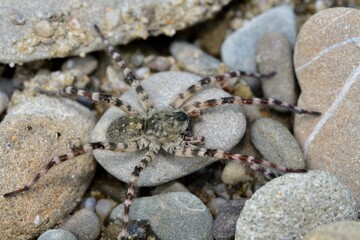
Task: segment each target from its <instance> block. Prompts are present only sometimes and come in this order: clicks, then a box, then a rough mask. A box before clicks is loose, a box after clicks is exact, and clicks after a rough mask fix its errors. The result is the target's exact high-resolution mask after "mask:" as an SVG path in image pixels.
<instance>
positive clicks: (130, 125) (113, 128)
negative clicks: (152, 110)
mask: <svg viewBox="0 0 360 240" xmlns="http://www.w3.org/2000/svg"><path fill="white" fill-rule="evenodd" d="M143 135H144V119H143V118H142V117H140V116H124V117H120V118H117V119H116V120H114V121H113V122H112V123H111V124H110V126H109V127H108V129H107V131H106V139H107V140H108V141H109V142H114V143H121V142H132V141H136V140H139V139H140V138H141V137H142V136H143Z"/></svg>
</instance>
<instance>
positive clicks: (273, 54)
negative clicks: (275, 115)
mask: <svg viewBox="0 0 360 240" xmlns="http://www.w3.org/2000/svg"><path fill="white" fill-rule="evenodd" d="M256 59H257V63H258V69H259V71H260V72H261V73H269V72H272V71H275V72H276V74H275V76H273V77H271V78H263V79H261V86H262V90H263V94H264V97H267V98H276V99H278V100H281V101H283V102H286V103H290V104H293V105H294V104H296V100H297V94H296V82H295V77H294V68H293V61H292V49H291V46H290V43H289V40H288V39H287V37H286V36H285V35H284V34H282V33H279V32H269V33H266V34H265V35H264V36H263V37H262V38H261V39H260V40H259V41H258V43H257V57H256ZM273 108H274V109H276V110H278V111H288V110H286V109H285V108H283V107H278V106H274V107H273Z"/></svg>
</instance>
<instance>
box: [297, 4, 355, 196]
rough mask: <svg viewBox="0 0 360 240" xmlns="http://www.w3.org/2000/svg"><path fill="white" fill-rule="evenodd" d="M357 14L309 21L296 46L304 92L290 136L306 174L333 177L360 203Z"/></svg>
mask: <svg viewBox="0 0 360 240" xmlns="http://www.w3.org/2000/svg"><path fill="white" fill-rule="evenodd" d="M359 43H360V11H359V10H356V9H350V8H332V9H328V10H325V11H322V12H320V13H318V14H316V15H314V16H313V17H311V18H310V19H309V20H308V21H307V22H306V23H305V24H304V26H303V28H302V29H301V31H300V33H299V36H298V40H297V43H296V47H295V56H294V62H295V71H296V75H297V77H298V79H299V84H300V87H301V90H302V93H301V96H300V98H299V101H298V105H299V106H300V107H302V108H305V109H311V110H316V111H320V112H321V113H322V116H320V117H313V116H307V115H296V118H295V127H294V133H295V136H296V138H297V140H298V141H299V143H300V144H301V146H302V147H303V150H304V153H305V156H306V158H307V167H308V168H309V169H321V170H325V171H329V172H331V173H332V174H334V175H336V176H337V177H338V178H339V179H340V180H341V181H342V182H343V183H344V184H345V185H347V186H348V187H349V188H350V189H351V190H352V192H353V194H354V196H355V197H356V198H357V201H358V202H360V177H359V176H360V145H359V142H360V81H359V80H360V44H359Z"/></svg>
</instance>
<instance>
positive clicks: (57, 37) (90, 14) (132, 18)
mask: <svg viewBox="0 0 360 240" xmlns="http://www.w3.org/2000/svg"><path fill="white" fill-rule="evenodd" d="M229 2H230V0H213V1H211V2H208V3H207V4H203V1H200V0H194V1H189V2H187V3H186V4H179V3H178V2H176V1H174V0H161V1H158V0H149V1H141V0H136V1H133V0H109V1H108V2H102V1H92V2H91V3H89V4H81V3H80V2H79V1H66V2H60V1H57V0H49V1H47V2H46V4H44V3H43V1H39V0H37V1H31V2H29V1H23V0H13V1H6V2H3V3H2V5H1V8H0V16H7V17H4V18H3V21H2V22H1V24H0V32H1V35H0V49H1V51H0V62H1V63H12V64H15V63H22V62H29V61H34V60H38V59H48V58H54V57H66V56H70V55H79V54H81V55H82V54H85V53H88V52H91V51H95V50H97V49H99V48H103V44H102V43H101V42H100V37H99V36H98V35H97V34H96V32H95V30H94V27H93V25H94V24H99V27H100V28H101V29H102V30H103V31H104V33H105V35H109V36H111V42H112V43H113V44H114V45H118V44H126V43H128V42H130V41H131V40H133V39H137V38H142V39H146V38H148V37H149V36H157V35H160V34H165V35H167V36H173V35H174V34H175V33H176V32H177V31H178V30H179V29H184V28H186V27H188V26H191V25H194V24H196V23H198V22H200V21H205V20H207V19H209V18H211V17H213V16H214V15H215V13H216V12H218V11H219V10H221V8H222V7H223V6H225V5H226V4H228V3H229ZM15 6H20V7H21V8H20V7H19V8H18V9H21V14H22V15H24V16H26V24H23V22H24V20H22V18H21V17H17V16H15V17H10V16H11V15H12V14H14V9H17V8H16V7H15ZM164 16H166V17H164ZM14 19H15V20H14ZM21 24H23V25H21ZM33 28H34V30H35V31H32V29H33ZM44 41H45V42H44Z"/></svg>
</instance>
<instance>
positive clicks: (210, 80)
mask: <svg viewBox="0 0 360 240" xmlns="http://www.w3.org/2000/svg"><path fill="white" fill-rule="evenodd" d="M274 75H275V72H272V73H269V74H260V73H252V72H244V71H234V72H229V73H225V74H223V75H218V76H213V77H205V78H203V79H201V80H200V81H199V82H197V83H196V84H194V85H191V86H190V87H188V89H186V90H185V91H184V92H182V93H180V94H179V95H178V96H177V98H176V99H175V100H174V101H173V102H172V104H171V105H172V106H173V107H174V108H179V107H181V106H182V105H183V104H184V103H185V102H186V101H187V100H188V99H189V98H190V97H191V96H193V95H194V94H195V93H196V92H198V91H200V90H201V89H203V88H204V86H206V85H210V84H214V85H217V86H219V87H221V88H223V87H224V85H225V83H226V80H228V79H230V78H234V77H256V78H264V77H272V76H274Z"/></svg>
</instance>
